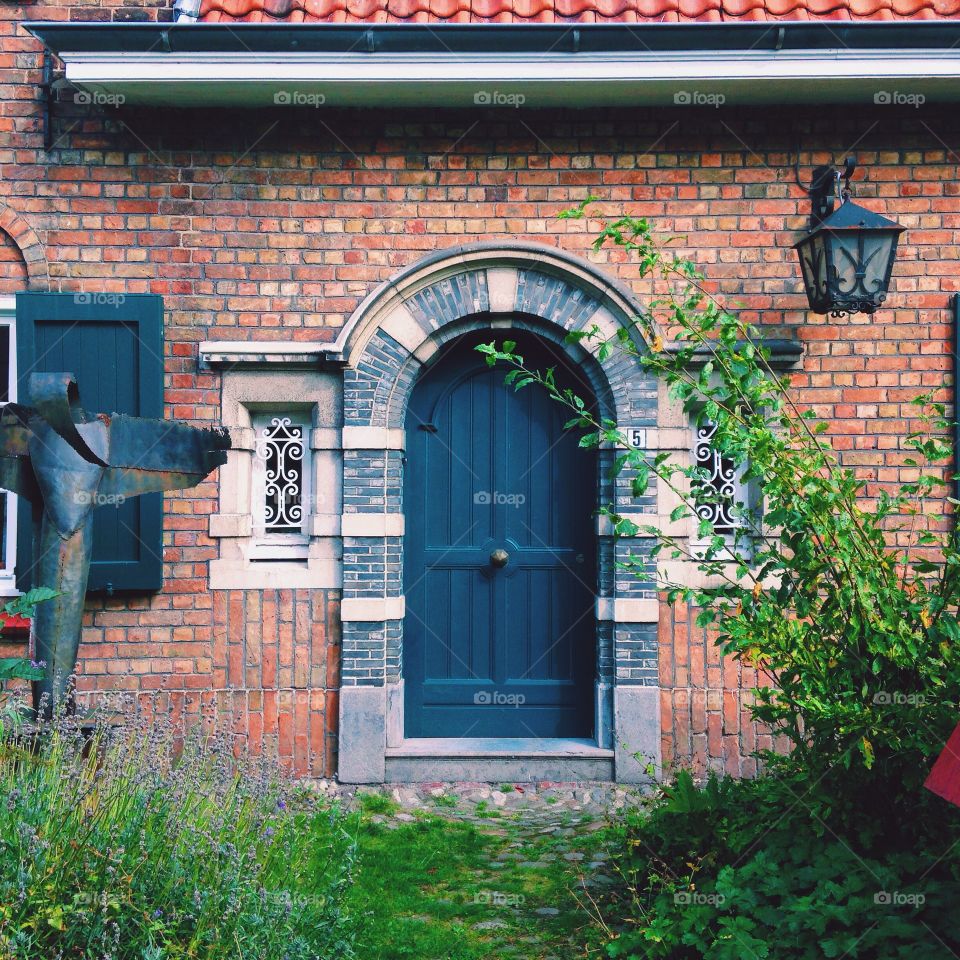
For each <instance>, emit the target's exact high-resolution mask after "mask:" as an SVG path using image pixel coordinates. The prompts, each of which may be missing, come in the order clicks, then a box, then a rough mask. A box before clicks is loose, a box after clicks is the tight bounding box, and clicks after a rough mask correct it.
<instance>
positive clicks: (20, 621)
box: [0, 613, 30, 637]
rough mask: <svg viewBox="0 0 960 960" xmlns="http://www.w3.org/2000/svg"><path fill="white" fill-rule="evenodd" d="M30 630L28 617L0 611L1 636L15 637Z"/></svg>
mask: <svg viewBox="0 0 960 960" xmlns="http://www.w3.org/2000/svg"><path fill="white" fill-rule="evenodd" d="M29 632H30V619H29V618H28V617H14V616H11V615H10V614H9V613H0V637H15V636H18V635H22V634H27V633H29Z"/></svg>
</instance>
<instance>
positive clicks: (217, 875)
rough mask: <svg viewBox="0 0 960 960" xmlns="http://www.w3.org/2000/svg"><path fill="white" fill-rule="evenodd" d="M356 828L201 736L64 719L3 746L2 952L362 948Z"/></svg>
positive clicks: (170, 958)
mask: <svg viewBox="0 0 960 960" xmlns="http://www.w3.org/2000/svg"><path fill="white" fill-rule="evenodd" d="M346 824H347V821H346V820H345V819H344V817H343V816H342V815H341V814H340V812H339V811H338V809H337V808H336V807H330V806H324V805H321V804H319V803H316V802H314V800H313V799H312V797H310V796H309V795H305V794H304V793H303V792H302V791H301V792H299V793H297V794H296V795H294V794H292V793H291V792H290V788H289V785H288V784H287V783H286V781H285V779H284V777H283V775H282V774H281V773H280V772H279V771H278V770H277V769H276V768H275V767H272V766H271V765H270V764H269V763H267V762H266V761H260V762H258V763H256V764H255V763H254V762H253V761H250V760H240V761H238V760H237V759H236V758H235V757H234V752H233V751H232V750H231V749H229V748H228V747H227V745H226V744H224V743H220V742H218V741H217V740H215V739H212V738H209V737H204V736H203V735H202V734H200V733H199V732H195V733H188V734H186V735H183V734H182V733H178V731H177V730H176V729H175V727H174V726H173V725H172V724H171V723H169V722H165V721H163V722H161V721H158V720H150V721H147V720H146V719H144V720H142V721H132V722H129V723H126V724H125V725H123V726H120V727H111V726H109V725H108V724H106V723H105V722H103V723H99V724H97V725H95V726H94V727H93V728H92V729H91V728H90V727H89V726H87V722H85V723H84V724H83V725H81V724H80V723H79V722H78V721H77V720H75V719H72V718H70V717H68V716H64V715H60V716H57V717H55V718H54V719H53V720H51V721H44V722H43V723H41V724H39V725H37V726H32V727H30V728H28V729H25V730H21V731H20V733H19V735H18V736H17V737H16V738H8V739H7V741H6V742H5V743H3V744H2V745H0V851H2V853H0V957H2V958H4V960H41V958H42V960H49V958H59V960H93V958H97V960H105V958H109V960H145V958H150V960H179V958H191V960H194V958H196V960H207V958H209V960H213V958H217V960H224V958H234V957H236V958H240V957H243V958H245V960H246V958H263V960H318V958H323V960H338V958H349V957H351V956H353V947H352V943H353V923H352V918H351V917H350V915H349V911H348V910H347V909H346V907H345V894H346V891H347V889H348V886H349V884H350V878H351V869H352V863H353V851H354V840H353V837H352V836H351V834H350V832H349V830H348V829H347V826H346Z"/></svg>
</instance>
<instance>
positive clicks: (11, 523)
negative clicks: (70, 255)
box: [0, 296, 20, 597]
mask: <svg viewBox="0 0 960 960" xmlns="http://www.w3.org/2000/svg"><path fill="white" fill-rule="evenodd" d="M0 326H2V327H7V328H9V330H10V356H9V366H8V368H7V377H8V381H7V382H8V398H9V400H10V401H15V400H16V399H17V298H16V297H15V296H0ZM2 405H3V404H2V402H0V406H2ZM3 496H5V497H6V498H7V512H6V522H5V523H4V528H3V530H2V531H0V535H2V536H3V546H4V550H3V555H4V556H5V557H6V563H5V564H2V565H0V596H3V597H9V596H16V595H17V594H19V592H20V591H19V590H17V581H16V575H15V573H14V566H15V564H16V562H17V510H18V503H17V497H16V495H15V494H13V493H4V494H3Z"/></svg>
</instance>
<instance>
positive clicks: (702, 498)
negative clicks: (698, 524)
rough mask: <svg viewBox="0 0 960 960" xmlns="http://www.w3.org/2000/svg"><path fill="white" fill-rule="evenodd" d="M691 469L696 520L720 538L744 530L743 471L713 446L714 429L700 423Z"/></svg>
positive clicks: (697, 428) (745, 505) (704, 423)
mask: <svg viewBox="0 0 960 960" xmlns="http://www.w3.org/2000/svg"><path fill="white" fill-rule="evenodd" d="M695 430H696V440H695V444H694V465H695V466H696V467H697V468H698V473H699V476H698V479H697V481H696V483H697V489H696V490H695V491H694V501H695V504H696V513H697V518H698V519H700V520H707V521H709V522H710V523H711V524H712V525H713V529H714V531H715V532H716V533H719V534H732V533H734V532H736V531H737V530H738V529H740V528H742V527H744V526H746V523H745V518H744V516H743V511H744V510H745V509H746V508H747V505H748V504H747V495H748V490H747V487H746V484H744V482H743V470H742V468H738V467H737V465H736V463H735V462H734V461H733V459H732V458H731V457H727V456H724V455H723V454H722V453H721V452H720V450H719V449H718V448H717V446H716V444H715V443H714V437H715V436H716V433H717V425H716V424H715V423H712V422H710V421H709V420H700V421H699V422H698V423H697V424H696V426H695Z"/></svg>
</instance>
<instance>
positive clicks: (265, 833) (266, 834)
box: [263, 827, 273, 837]
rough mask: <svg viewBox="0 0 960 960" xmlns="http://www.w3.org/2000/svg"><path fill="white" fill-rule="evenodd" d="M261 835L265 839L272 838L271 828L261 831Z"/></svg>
mask: <svg viewBox="0 0 960 960" xmlns="http://www.w3.org/2000/svg"><path fill="white" fill-rule="evenodd" d="M263 835H264V836H265V837H272V836H273V827H267V829H266V830H264V831H263Z"/></svg>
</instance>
